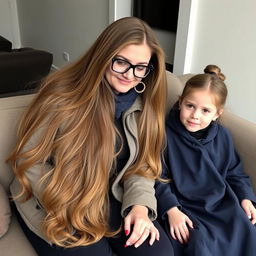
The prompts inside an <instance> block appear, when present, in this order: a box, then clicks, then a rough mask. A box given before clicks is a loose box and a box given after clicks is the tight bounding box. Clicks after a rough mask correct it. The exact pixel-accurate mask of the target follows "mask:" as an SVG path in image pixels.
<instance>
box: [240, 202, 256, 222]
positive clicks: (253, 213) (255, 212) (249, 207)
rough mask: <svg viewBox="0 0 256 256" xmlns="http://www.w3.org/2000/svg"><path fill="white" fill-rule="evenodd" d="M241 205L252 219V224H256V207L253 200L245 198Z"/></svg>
mask: <svg viewBox="0 0 256 256" xmlns="http://www.w3.org/2000/svg"><path fill="white" fill-rule="evenodd" d="M241 206H242V208H243V209H244V211H245V213H246V215H247V216H248V218H249V219H250V220H251V222H252V224H253V225H254V224H255V223H256V209H255V207H254V205H253V204H252V202H251V201H250V200H248V199H244V200H242V202H241Z"/></svg>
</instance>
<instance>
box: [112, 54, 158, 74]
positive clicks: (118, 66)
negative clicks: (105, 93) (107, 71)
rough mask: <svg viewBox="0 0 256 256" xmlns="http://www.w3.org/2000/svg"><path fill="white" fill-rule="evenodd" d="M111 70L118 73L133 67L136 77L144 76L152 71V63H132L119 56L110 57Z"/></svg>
mask: <svg viewBox="0 0 256 256" xmlns="http://www.w3.org/2000/svg"><path fill="white" fill-rule="evenodd" d="M111 68H112V70H113V71H114V72H116V73H119V74H124V73H126V72H127V71H128V70H129V69H130V68H132V69H133V75H134V76H136V77H138V78H145V77H146V76H147V75H148V74H149V73H150V71H153V69H154V68H153V65H148V66H147V65H133V64H131V63H130V62H129V61H127V60H123V59H120V58H113V59H112V66H111Z"/></svg>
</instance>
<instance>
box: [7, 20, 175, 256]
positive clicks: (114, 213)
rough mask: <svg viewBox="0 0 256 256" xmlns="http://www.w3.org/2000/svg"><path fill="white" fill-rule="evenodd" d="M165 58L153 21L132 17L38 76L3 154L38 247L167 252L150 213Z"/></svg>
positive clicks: (65, 251)
mask: <svg viewBox="0 0 256 256" xmlns="http://www.w3.org/2000/svg"><path fill="white" fill-rule="evenodd" d="M164 65H165V62H164V54H163V51H162V49H161V47H160V45H159V43H158V41H157V40H156V38H155V36H154V34H153V32H152V30H151V29H150V28H149V27H148V25H147V24H145V23H144V22H142V21H141V20H139V19H137V18H134V17H129V18H123V19H120V20H118V21H116V22H114V23H113V24H111V25H109V26H108V27H107V28H106V29H105V30H104V31H103V32H102V34H101V35H100V36H99V37H98V39H97V40H96V42H95V43H94V44H93V45H92V46H91V48H90V49H89V50H88V51H87V52H86V54H85V55H84V56H82V57H81V58H80V59H79V60H78V61H77V62H75V63H73V64H71V65H69V66H67V67H65V68H64V69H61V70H60V71H57V72H55V73H53V74H51V75H50V76H48V77H47V78H46V79H45V81H44V82H43V84H42V88H41V89H40V91H39V93H38V95H37V96H36V98H35V100H34V101H33V102H32V104H31V105H30V107H29V109H28V111H27V112H26V114H25V116H24V118H23V120H22V122H21V125H20V129H19V139H18V142H17V145H16V147H15V149H14V151H13V153H12V154H11V156H10V157H9V161H10V162H11V163H12V166H13V169H14V172H15V174H16V179H15V181H14V182H13V184H12V186H11V192H12V194H13V195H14V196H16V198H17V199H19V200H16V201H15V203H16V207H17V210H18V212H19V214H18V216H19V215H20V217H21V218H20V222H21V224H22V227H23V229H24V231H25V233H26V234H27V236H28V238H29V240H30V241H33V246H34V247H35V249H36V251H37V253H38V254H39V255H46V253H47V255H58V253H59V254H60V255H74V253H75V255H111V254H112V250H113V251H114V252H116V253H117V254H120V255H139V254H140V255H141V253H144V252H145V253H148V254H149V255H156V253H157V254H158V255H159V254H160V255H172V248H171V245H170V243H169V242H168V238H167V237H166V235H165V234H164V232H162V229H161V228H160V226H159V225H158V223H157V222H152V221H153V220H154V219H155V218H156V200H155V197H154V180H155V179H157V178H158V177H159V175H160V171H161V161H160V154H161V150H162V146H163V141H164V115H165V95H166V77H165V66H164ZM17 195H18V197H17ZM20 199H22V201H21V200H20ZM123 218H124V220H123ZM122 220H123V222H124V224H123V226H121V224H122ZM122 229H124V230H122ZM159 232H160V233H161V234H159ZM160 235H161V239H159V237H160ZM147 238H149V241H148V242H145V243H143V242H144V241H145V240H146V239H147ZM155 240H159V241H158V242H155V243H154V241H155ZM35 241H36V242H35ZM140 245H141V246H140ZM150 245H151V246H150ZM139 246H140V247H139ZM138 247H139V248H138ZM135 248H137V249H135Z"/></svg>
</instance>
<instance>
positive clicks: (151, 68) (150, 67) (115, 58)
mask: <svg viewBox="0 0 256 256" xmlns="http://www.w3.org/2000/svg"><path fill="white" fill-rule="evenodd" d="M116 60H121V61H124V62H126V63H127V64H129V67H128V68H127V69H126V70H125V71H123V72H118V71H116V70H114V69H113V65H114V62H115V61H116ZM138 66H143V67H147V68H148V70H149V71H148V73H147V74H146V75H145V76H143V77H140V76H136V75H135V68H136V67H138ZM131 68H132V70H133V75H134V76H135V77H137V78H145V77H147V76H148V75H149V73H150V72H152V71H153V70H154V67H153V65H152V64H149V65H142V64H139V65H133V64H132V63H130V62H129V61H127V60H124V59H121V58H118V57H114V58H113V59H112V64H111V69H112V70H113V71H114V72H116V73H118V74H124V73H126V72H128V70H130V69H131Z"/></svg>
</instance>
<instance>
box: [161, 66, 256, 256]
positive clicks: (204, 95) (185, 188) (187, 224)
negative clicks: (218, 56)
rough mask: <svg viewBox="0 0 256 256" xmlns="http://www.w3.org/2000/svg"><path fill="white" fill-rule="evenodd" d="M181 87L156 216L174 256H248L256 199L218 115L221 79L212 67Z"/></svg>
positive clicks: (254, 239)
mask: <svg viewBox="0 0 256 256" xmlns="http://www.w3.org/2000/svg"><path fill="white" fill-rule="evenodd" d="M204 71H205V74H199V75H196V76H194V77H192V78H191V79H189V80H188V81H187V83H186V86H185V88H184V90H183V93H182V95H181V97H180V99H179V103H178V104H176V105H175V106H174V107H173V109H172V110H171V112H170V114H169V116H168V118H167V122H166V132H167V150H166V155H165V170H164V177H168V178H169V179H170V183H157V184H156V195H157V200H158V211H159V216H160V217H161V219H162V221H163V223H164V225H165V228H166V229H167V231H168V232H167V233H168V234H169V235H170V239H171V241H172V242H173V245H174V254H175V255H189V256H193V255H196V256H198V255H203V256H209V255H214V256H216V255H218V256H227V255H232V256H242V255H243V256H246V255H247V256H249V255H250V256H251V255H254V253H255V250H256V229H255V226H254V224H255V223H256V210H255V207H254V206H253V203H252V201H253V202H254V203H255V201H256V198H255V195H254V193H253V190H252V187H251V183H250V180H249V177H248V176H247V175H246V174H245V173H244V172H243V167H242V164H241V161H240V159H239V156H238V155H237V153H236V151H235V149H234V145H233V142H232V139H231V136H230V134H229V132H228V131H227V130H226V129H225V128H224V127H222V126H221V125H220V124H219V123H218V122H217V119H218V118H219V117H220V115H221V114H222V112H223V108H224V104H225V101H226V97H227V88H226V85H225V83H224V82H223V81H224V79H225V76H224V75H223V74H222V73H221V71H220V69H219V68H218V67H217V66H215V65H209V66H207V67H206V68H205V70H204Z"/></svg>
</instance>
